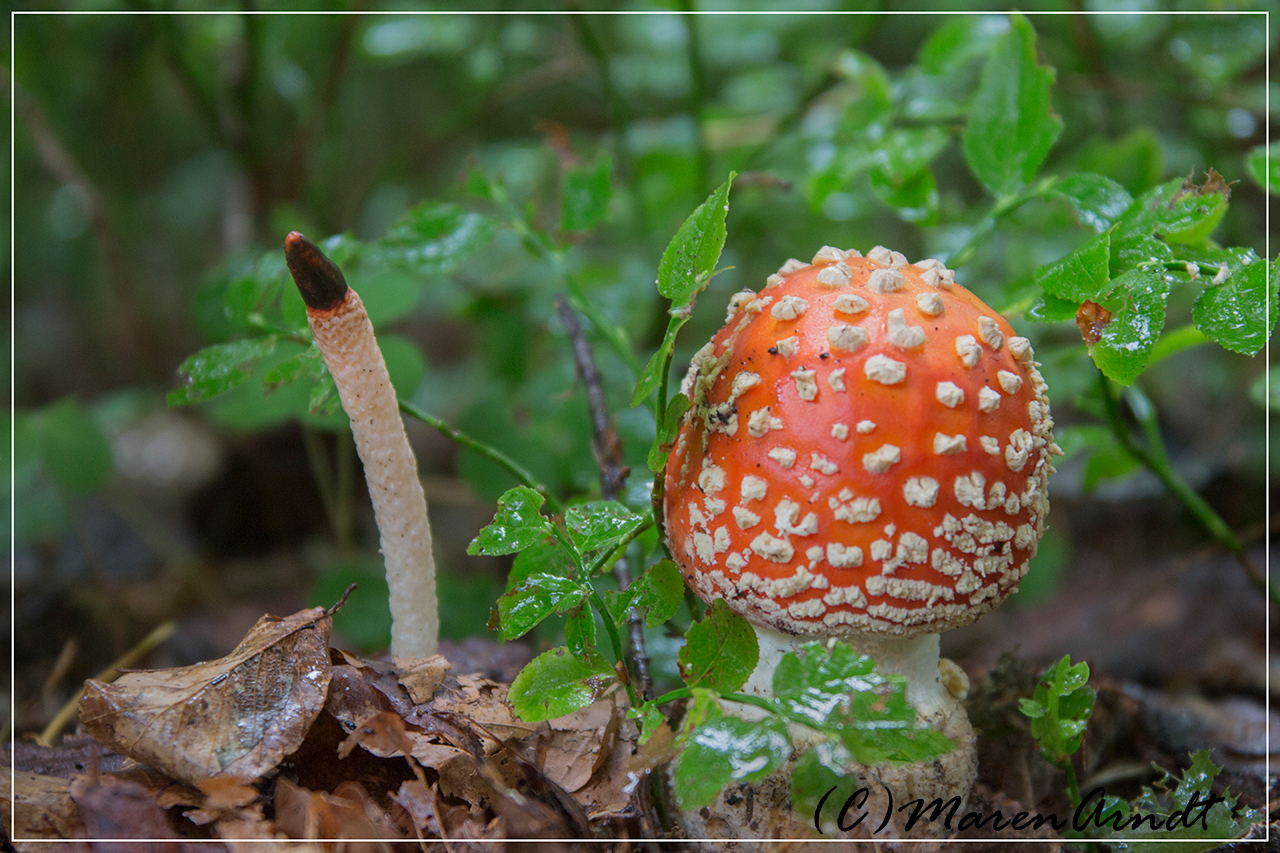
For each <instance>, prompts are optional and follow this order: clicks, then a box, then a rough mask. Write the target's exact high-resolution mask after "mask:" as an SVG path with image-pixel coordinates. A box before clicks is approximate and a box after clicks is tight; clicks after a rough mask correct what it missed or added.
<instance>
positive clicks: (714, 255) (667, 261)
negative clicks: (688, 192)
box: [658, 172, 737, 309]
mask: <svg viewBox="0 0 1280 853" xmlns="http://www.w3.org/2000/svg"><path fill="white" fill-rule="evenodd" d="M736 174H737V173H735V172H730V173H729V179H728V180H726V181H725V182H724V183H723V184H721V185H720V187H719V188H718V189H717V190H715V192H713V193H711V195H709V196H707V200H706V201H704V202H703V203H702V204H700V205H698V208H697V210H695V211H694V212H693V213H691V214H690V215H689V218H688V219H686V220H685V221H684V224H683V225H681V226H680V230H679V231H677V232H676V236H675V238H674V239H672V241H671V243H670V244H669V245H668V246H667V249H666V251H665V252H663V253H662V260H661V261H660V262H659V264H658V292H659V293H661V294H662V295H663V296H665V297H667V298H668V299H670V300H671V304H672V306H673V308H676V309H679V308H683V307H685V306H686V305H688V304H689V303H690V301H691V300H692V299H693V297H694V296H696V295H697V294H698V292H699V291H701V290H702V289H703V288H704V287H706V286H707V282H708V281H710V279H711V273H712V272H714V271H715V267H716V261H718V260H719V259H720V252H721V251H722V250H723V249H724V238H725V218H726V217H727V216H728V214H729V187H730V185H731V184H732V183H733V179H734V177H735V176H736Z"/></svg>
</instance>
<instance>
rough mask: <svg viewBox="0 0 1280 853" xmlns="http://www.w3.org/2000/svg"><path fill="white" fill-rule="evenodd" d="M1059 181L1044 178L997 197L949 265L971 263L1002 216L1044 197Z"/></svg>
mask: <svg viewBox="0 0 1280 853" xmlns="http://www.w3.org/2000/svg"><path fill="white" fill-rule="evenodd" d="M1057 183H1058V179H1057V178H1055V177H1048V178H1044V179H1043V180H1041V181H1039V182H1038V183H1036V184H1034V185H1032V186H1030V187H1027V188H1026V189H1024V190H1022V191H1021V192H1018V193H1014V194H1013V195H1007V196H1003V197H1001V198H998V199H996V200H995V202H994V203H993V204H992V205H991V209H990V210H989V211H987V213H986V214H985V215H984V216H983V217H982V218H981V219H979V220H978V223H977V224H976V225H974V226H973V230H972V231H970V232H969V239H968V240H966V241H965V243H964V245H963V246H961V247H960V248H959V249H957V250H956V251H955V252H954V253H953V254H952V255H951V256H950V257H949V258H947V266H949V267H951V268H952V269H958V268H959V267H963V266H965V265H967V264H969V263H971V262H972V261H973V258H974V256H975V255H976V254H977V253H978V249H979V248H981V246H982V244H983V243H984V242H985V241H986V240H987V238H988V237H990V236H991V234H992V233H993V232H994V231H995V229H996V225H997V224H999V222H1000V220H1001V219H1002V218H1004V217H1005V216H1008V215H1009V214H1010V213H1012V212H1013V211H1015V210H1017V209H1018V208H1019V207H1021V206H1022V205H1024V204H1026V203H1027V202H1029V201H1031V200H1032V199H1035V198H1040V197H1042V196H1043V195H1045V194H1046V193H1047V192H1049V190H1051V189H1052V188H1053V187H1054V185H1055V184H1057Z"/></svg>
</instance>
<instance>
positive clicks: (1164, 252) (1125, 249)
mask: <svg viewBox="0 0 1280 853" xmlns="http://www.w3.org/2000/svg"><path fill="white" fill-rule="evenodd" d="M1226 207H1227V200H1226V186H1225V184H1221V183H1220V182H1214V181H1211V180H1208V179H1206V182H1205V184H1203V185H1201V186H1196V185H1195V184H1194V183H1192V182H1191V181H1190V180H1184V179H1174V180H1172V181H1168V182H1166V183H1164V184H1161V185H1159V186H1156V187H1152V188H1151V189H1150V190H1148V191H1147V192H1145V193H1143V194H1142V195H1141V196H1139V197H1138V198H1137V199H1135V200H1134V202H1133V203H1132V204H1131V205H1129V209H1128V210H1126V211H1125V212H1124V215H1123V216H1121V217H1120V219H1119V220H1118V221H1117V222H1116V226H1115V228H1116V230H1115V233H1114V234H1113V235H1112V238H1111V260H1112V266H1111V271H1112V275H1113V276H1114V275H1118V274H1120V273H1121V272H1124V271H1127V270H1129V269H1132V268H1134V267H1136V266H1138V265H1139V264H1144V263H1148V262H1150V261H1168V260H1172V259H1173V256H1174V252H1173V250H1172V249H1171V248H1170V247H1169V245H1168V244H1169V243H1184V244H1186V243H1192V244H1194V243H1199V242H1203V240H1204V239H1205V238H1207V237H1208V235H1209V233H1210V232H1211V231H1212V230H1213V228H1214V227H1215V226H1216V225H1217V224H1218V221H1219V220H1221V218H1222V216H1223V214H1224V213H1225V212H1226Z"/></svg>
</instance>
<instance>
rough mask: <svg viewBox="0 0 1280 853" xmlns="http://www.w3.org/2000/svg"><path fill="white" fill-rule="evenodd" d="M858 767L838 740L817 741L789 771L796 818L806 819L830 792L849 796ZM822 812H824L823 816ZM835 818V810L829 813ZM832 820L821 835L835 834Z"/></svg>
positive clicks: (855, 781) (856, 780)
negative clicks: (844, 793)
mask: <svg viewBox="0 0 1280 853" xmlns="http://www.w3.org/2000/svg"><path fill="white" fill-rule="evenodd" d="M858 767H859V764H858V761H857V759H855V758H854V757H853V753H851V752H849V750H848V748H846V747H845V745H844V744H842V743H840V741H838V740H822V741H818V742H817V743H816V744H814V745H813V746H812V747H810V748H808V749H806V750H805V751H804V753H803V754H801V756H800V758H799V759H798V760H797V761H796V765H795V769H794V770H792V771H791V803H792V810H793V811H795V813H796V814H797V815H803V816H804V817H805V818H806V819H808V818H810V817H811V816H812V815H813V814H814V813H815V812H817V810H818V804H819V803H821V802H822V798H823V797H824V796H825V795H826V794H827V792H828V791H830V790H831V789H832V788H836V789H838V790H839V791H842V792H850V793H852V792H853V791H855V790H856V789H858V788H859V787H861V785H860V783H859V782H858V778H859V777H858V775H857V770H858ZM825 813H826V812H825V811H824V814H825ZM831 814H832V815H838V814H839V811H838V809H833V810H832V811H831ZM834 824H835V820H834V819H833V820H832V825H831V826H830V827H825V826H824V827H823V831H824V832H828V833H834V832H835V831H836V827H835V825H834Z"/></svg>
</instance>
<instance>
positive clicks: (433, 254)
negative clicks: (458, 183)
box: [334, 201, 495, 275]
mask: <svg viewBox="0 0 1280 853" xmlns="http://www.w3.org/2000/svg"><path fill="white" fill-rule="evenodd" d="M494 230H495V229H494V225H493V222H492V221H491V220H490V219H489V218H488V217H485V216H481V215H480V214H478V213H473V212H471V211H468V210H464V209H463V208H461V207H459V206H457V205H456V204H439V203H436V202H430V201H428V202H423V203H422V204H420V205H418V206H417V207H415V208H413V209H412V210H410V211H409V212H408V213H406V214H405V215H404V216H402V217H401V218H400V219H399V220H398V221H397V222H396V224H395V225H393V226H392V227H391V230H390V231H389V232H388V233H387V236H386V237H384V238H383V239H382V240H379V241H378V243H377V248H378V250H379V251H378V252H377V254H378V255H379V256H380V257H381V258H383V259H384V260H387V261H390V262H392V263H398V264H403V265H405V266H408V267H409V268H410V269H412V270H413V271H414V272H416V273H418V274H419V275H432V274H440V273H447V272H452V271H453V270H454V269H456V268H457V267H458V265H459V264H461V263H462V262H463V261H465V260H466V259H467V258H469V257H471V256H472V255H474V254H475V253H476V252H478V251H479V250H480V249H483V248H484V247H485V246H487V245H488V244H489V241H490V240H492V239H493V234H494ZM334 260H335V261H337V258H336V257H335V258H334Z"/></svg>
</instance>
